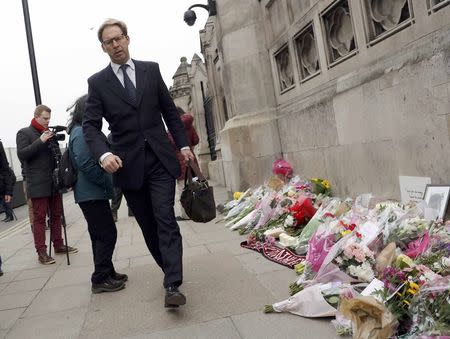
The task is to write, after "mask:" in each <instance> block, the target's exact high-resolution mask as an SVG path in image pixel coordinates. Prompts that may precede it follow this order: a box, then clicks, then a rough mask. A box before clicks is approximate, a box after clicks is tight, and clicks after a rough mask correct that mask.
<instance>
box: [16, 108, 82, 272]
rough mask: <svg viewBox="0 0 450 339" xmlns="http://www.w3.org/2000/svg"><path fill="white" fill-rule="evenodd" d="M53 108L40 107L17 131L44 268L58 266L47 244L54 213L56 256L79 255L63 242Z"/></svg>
mask: <svg viewBox="0 0 450 339" xmlns="http://www.w3.org/2000/svg"><path fill="white" fill-rule="evenodd" d="M50 117H51V109H50V108H49V107H47V106H45V105H38V106H37V107H36V109H35V111H34V118H33V119H32V120H31V124H30V126H28V127H25V128H22V129H21V130H19V131H18V132H17V136H16V143H17V156H18V157H19V159H20V161H21V162H22V164H23V169H24V173H25V177H26V188H27V196H28V198H30V199H31V202H32V205H33V207H32V208H33V216H34V221H33V224H32V227H33V236H34V245H35V248H36V252H37V253H38V260H39V262H40V263H41V264H43V265H49V264H53V263H55V260H54V259H53V258H52V257H50V256H49V255H48V254H47V252H46V250H47V246H46V245H45V217H46V215H47V213H48V211H50V227H51V235H52V242H53V246H54V248H55V253H56V254H64V253H66V251H68V252H69V253H76V252H78V250H77V249H76V248H73V247H71V246H67V245H64V243H63V239H62V228H61V216H62V209H63V207H62V196H61V193H59V192H58V191H57V190H56V188H55V187H54V185H53V171H54V169H55V168H56V160H55V157H56V156H59V155H60V154H61V151H60V150H59V145H58V141H56V139H55V138H53V137H54V135H53V133H52V132H51V131H50V130H49V129H48V125H49V122H50Z"/></svg>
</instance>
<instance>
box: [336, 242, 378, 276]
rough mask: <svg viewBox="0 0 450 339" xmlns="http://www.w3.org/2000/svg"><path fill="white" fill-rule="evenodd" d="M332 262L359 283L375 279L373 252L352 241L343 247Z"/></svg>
mask: <svg viewBox="0 0 450 339" xmlns="http://www.w3.org/2000/svg"><path fill="white" fill-rule="evenodd" d="M334 261H335V263H336V264H337V265H338V266H339V268H340V269H341V270H343V271H344V272H346V273H347V274H349V275H350V276H352V277H354V278H357V279H358V280H360V281H365V282H371V281H372V280H373V279H374V277H375V273H374V271H373V268H372V267H373V265H374V264H375V258H374V254H373V252H372V251H371V250H370V249H369V248H368V247H367V246H365V245H363V244H361V243H357V242H356V241H354V240H352V241H349V242H348V243H347V244H346V245H345V247H344V248H343V251H342V253H341V254H340V255H339V256H337V257H336V258H335V259H334Z"/></svg>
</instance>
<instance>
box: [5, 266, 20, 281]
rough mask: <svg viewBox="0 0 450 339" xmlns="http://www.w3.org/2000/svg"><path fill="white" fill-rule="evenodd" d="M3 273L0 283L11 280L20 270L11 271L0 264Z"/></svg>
mask: <svg viewBox="0 0 450 339" xmlns="http://www.w3.org/2000/svg"><path fill="white" fill-rule="evenodd" d="M2 270H3V275H2V276H1V277H0V284H6V283H9V282H11V281H13V280H14V279H15V278H16V277H17V276H18V275H20V274H21V273H22V270H19V271H11V270H9V267H7V266H5V265H2Z"/></svg>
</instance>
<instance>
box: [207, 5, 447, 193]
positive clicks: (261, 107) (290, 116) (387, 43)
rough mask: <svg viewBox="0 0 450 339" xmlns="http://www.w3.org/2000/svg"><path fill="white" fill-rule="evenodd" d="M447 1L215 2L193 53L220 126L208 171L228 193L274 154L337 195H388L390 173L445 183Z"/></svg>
mask: <svg viewBox="0 0 450 339" xmlns="http://www.w3.org/2000/svg"><path fill="white" fill-rule="evenodd" d="M449 3H450V1H448V0H370V1H369V0H301V1H299V0H261V1H258V2H256V1H252V2H249V1H240V0H218V1H217V8H218V15H217V16H216V17H214V18H212V19H210V20H209V22H208V24H207V32H206V33H205V34H204V35H203V36H201V38H202V44H203V45H204V46H207V48H204V49H203V50H202V52H203V53H204V55H205V60H207V61H208V60H209V61H210V62H207V71H208V81H209V85H210V87H211V88H220V89H221V93H223V96H224V98H225V99H226V104H227V114H228V118H229V119H228V120H227V121H226V123H225V125H224V126H221V127H220V128H221V132H220V133H219V134H218V136H220V138H219V139H220V148H221V154H222V158H221V159H219V160H218V161H217V162H216V163H215V164H214V165H211V164H210V169H214V172H217V173H221V171H220V169H219V167H220V168H222V169H223V178H224V180H225V184H226V186H227V187H228V189H229V190H237V189H244V188H246V187H248V186H249V185H256V184H260V183H261V182H263V180H264V179H265V178H267V176H268V175H270V171H271V166H270V165H271V163H272V162H273V160H274V159H276V158H278V157H281V156H283V157H285V158H286V159H287V160H288V161H291V162H292V163H293V165H294V167H295V170H296V172H297V173H299V174H300V175H301V176H303V177H305V178H308V177H313V176H314V177H326V178H329V179H330V180H331V182H332V184H333V185H334V187H335V193H336V194H338V195H351V196H354V195H356V194H359V193H362V192H368V191H370V192H373V193H376V194H380V195H383V196H385V197H392V198H398V197H399V187H398V176H399V175H412V176H429V177H431V178H432V182H433V183H436V184H440V183H449V182H450V175H449V174H448V170H447V169H448V160H447V159H449V155H450V154H449V152H450V147H449V146H450V145H449V143H450V141H449V135H450V133H449V128H450V120H449V115H450V104H449V102H450V6H449ZM205 29H206V28H205ZM207 34H209V35H208V37H206V35H207ZM205 42H206V43H205ZM211 63H212V64H214V65H216V67H215V68H214V69H213V67H214V66H212V65H211ZM217 65H219V66H217ZM219 100H220V98H219V97H217V98H216V101H219ZM216 104H218V102H216ZM215 114H217V115H218V117H217V119H221V118H222V121H223V116H222V115H223V112H221V111H220V110H219V109H216V113H215ZM219 164H220V165H219ZM210 174H211V171H210ZM212 176H214V174H213V175H212Z"/></svg>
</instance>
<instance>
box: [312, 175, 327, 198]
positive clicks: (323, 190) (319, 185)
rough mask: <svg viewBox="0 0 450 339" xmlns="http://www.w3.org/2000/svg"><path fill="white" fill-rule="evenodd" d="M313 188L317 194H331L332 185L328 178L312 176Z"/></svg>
mask: <svg viewBox="0 0 450 339" xmlns="http://www.w3.org/2000/svg"><path fill="white" fill-rule="evenodd" d="M310 181H311V184H312V189H313V192H314V193H315V194H323V195H331V185H330V182H329V181H328V180H326V179H321V178H312V179H310Z"/></svg>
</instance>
